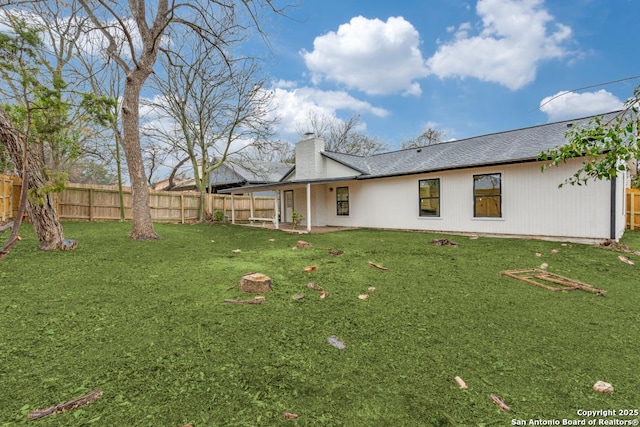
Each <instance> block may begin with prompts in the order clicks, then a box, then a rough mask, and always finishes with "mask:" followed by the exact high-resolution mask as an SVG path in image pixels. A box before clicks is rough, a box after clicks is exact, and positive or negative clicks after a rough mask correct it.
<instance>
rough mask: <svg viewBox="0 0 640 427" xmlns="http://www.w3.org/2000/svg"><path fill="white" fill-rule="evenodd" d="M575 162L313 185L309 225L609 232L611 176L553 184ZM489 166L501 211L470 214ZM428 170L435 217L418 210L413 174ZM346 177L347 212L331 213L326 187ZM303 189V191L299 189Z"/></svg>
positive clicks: (572, 234) (583, 234) (569, 234)
mask: <svg viewBox="0 0 640 427" xmlns="http://www.w3.org/2000/svg"><path fill="white" fill-rule="evenodd" d="M579 163H580V162H579V160H577V161H573V162H570V164H572V165H573V166H569V165H567V166H563V167H561V168H549V169H547V170H546V171H545V172H544V173H542V172H541V171H540V164H539V163H526V164H518V165H507V166H496V167H483V168H476V169H464V170H458V171H446V172H440V173H430V174H424V175H410V176H404V177H394V178H386V179H370V180H358V181H345V182H342V183H340V182H335V183H332V184H331V185H324V186H314V192H315V196H314V197H313V198H312V204H313V206H314V209H320V206H323V207H322V208H321V209H320V210H321V211H322V213H321V215H316V218H315V219H314V221H313V225H337V226H353V227H374V228H397V229H415V230H428V231H443V232H463V233H488V234H506V235H529V236H540V237H558V238H587V239H603V238H608V237H610V233H611V218H610V216H611V206H610V200H611V184H610V183H609V182H606V181H596V182H589V183H588V185H586V186H570V185H565V186H564V187H562V188H558V184H560V183H561V182H563V181H564V180H565V179H566V178H567V177H568V176H570V175H571V173H572V172H573V170H575V169H576V168H577V166H576V165H579ZM489 173H500V174H501V175H502V217H501V218H474V217H473V203H474V200H473V175H475V174H489ZM426 178H440V195H441V199H440V217H438V218H431V217H420V216H419V210H418V205H419V203H418V181H419V180H420V179H426ZM623 183H624V180H619V182H618V187H619V188H618V194H617V199H618V202H617V205H618V206H617V207H616V210H617V212H619V218H618V221H619V222H620V223H621V224H622V226H620V225H618V224H616V231H617V232H619V230H623V228H624V225H623V224H624V213H623V212H624V210H623V206H622V204H623V203H624V202H623V201H624V197H622V195H623V194H624V188H623V187H624V184H623ZM343 185H345V186H348V187H349V202H350V215H349V216H338V215H336V210H335V204H336V200H335V191H329V188H330V187H332V188H334V189H335V187H338V186H343ZM300 196H301V197H303V198H304V193H302V192H301V193H300ZM303 200H304V199H303ZM323 200H324V202H323ZM296 202H297V203H298V199H296ZM301 202H302V203H304V202H303V201H302V200H301ZM297 206H300V205H298V204H297ZM618 221H617V222H618ZM621 227H622V228H621Z"/></svg>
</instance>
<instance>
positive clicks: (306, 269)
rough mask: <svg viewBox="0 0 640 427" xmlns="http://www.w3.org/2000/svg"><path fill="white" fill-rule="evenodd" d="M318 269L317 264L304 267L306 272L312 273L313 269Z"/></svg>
mask: <svg viewBox="0 0 640 427" xmlns="http://www.w3.org/2000/svg"><path fill="white" fill-rule="evenodd" d="M317 269H318V266H317V265H310V266H309V267H305V268H304V270H303V271H304V272H305V273H311V272H312V271H316V270H317Z"/></svg>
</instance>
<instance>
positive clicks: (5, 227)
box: [0, 221, 13, 233]
mask: <svg viewBox="0 0 640 427" xmlns="http://www.w3.org/2000/svg"><path fill="white" fill-rule="evenodd" d="M11 228H13V221H11V222H8V223H6V224H2V225H0V233H3V232H5V231H7V230H9V229H11Z"/></svg>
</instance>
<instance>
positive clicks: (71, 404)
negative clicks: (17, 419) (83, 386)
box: [29, 390, 102, 420]
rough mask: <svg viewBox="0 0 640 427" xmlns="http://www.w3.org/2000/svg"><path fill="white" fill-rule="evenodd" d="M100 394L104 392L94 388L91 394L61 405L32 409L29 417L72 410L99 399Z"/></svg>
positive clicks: (35, 417) (46, 415) (42, 416)
mask: <svg viewBox="0 0 640 427" xmlns="http://www.w3.org/2000/svg"><path fill="white" fill-rule="evenodd" d="M100 396H102V392H101V391H100V390H94V391H92V392H91V393H89V394H86V395H84V396H82V397H79V398H77V399H74V400H70V401H69V402H65V403H61V404H59V405H55V406H51V407H49V408H45V409H38V410H36V411H31V412H29V419H30V420H37V419H39V418H44V417H48V416H49V415H53V414H58V413H60V412H66V411H70V410H72V409H76V408H77V407H79V406H82V405H86V404H88V403H91V402H93V401H95V400H98V399H99V398H100Z"/></svg>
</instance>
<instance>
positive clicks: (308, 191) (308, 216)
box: [307, 183, 311, 233]
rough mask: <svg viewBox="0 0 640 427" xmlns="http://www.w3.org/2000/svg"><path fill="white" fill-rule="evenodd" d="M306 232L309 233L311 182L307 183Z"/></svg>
mask: <svg viewBox="0 0 640 427" xmlns="http://www.w3.org/2000/svg"><path fill="white" fill-rule="evenodd" d="M307 232H309V233H311V184H310V183H309V184H307Z"/></svg>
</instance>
